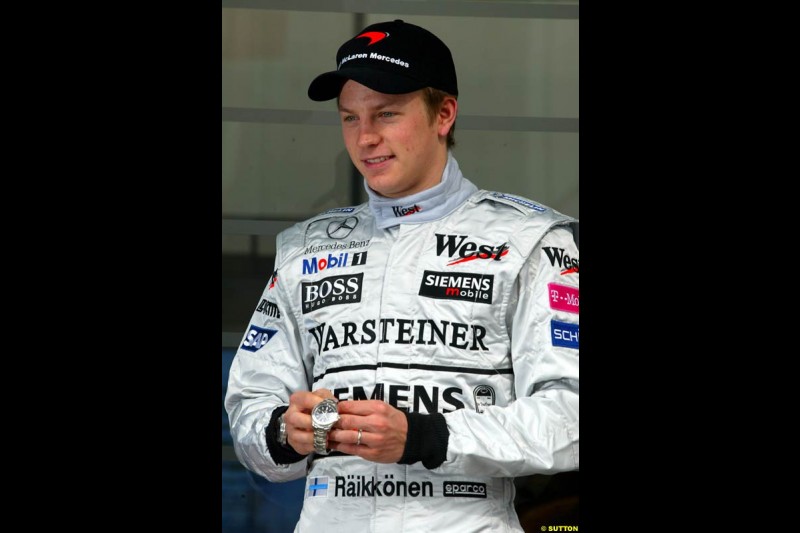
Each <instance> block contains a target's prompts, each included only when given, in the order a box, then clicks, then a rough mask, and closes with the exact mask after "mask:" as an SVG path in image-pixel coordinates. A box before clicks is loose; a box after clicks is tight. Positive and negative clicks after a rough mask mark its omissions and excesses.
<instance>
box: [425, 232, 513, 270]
mask: <svg viewBox="0 0 800 533" xmlns="http://www.w3.org/2000/svg"><path fill="white" fill-rule="evenodd" d="M466 239H467V236H466V235H442V234H441V233H437V234H436V255H437V256H440V255H442V253H443V252H444V251H445V249H446V250H447V256H448V257H456V256H458V257H459V259H456V260H454V261H450V262H449V263H447V266H452V265H457V264H458V263H464V262H466V261H472V260H474V259H494V260H495V261H500V258H501V257H503V256H504V255H506V254H507V253H508V246H507V244H508V243H503V244H500V245H498V246H492V245H490V244H481V245H478V244H476V243H474V242H469V241H467V242H465V241H466Z"/></svg>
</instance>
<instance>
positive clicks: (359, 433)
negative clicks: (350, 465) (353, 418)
mask: <svg viewBox="0 0 800 533" xmlns="http://www.w3.org/2000/svg"><path fill="white" fill-rule="evenodd" d="M360 444H361V429H359V430H358V438H357V439H356V446H359V445H360Z"/></svg>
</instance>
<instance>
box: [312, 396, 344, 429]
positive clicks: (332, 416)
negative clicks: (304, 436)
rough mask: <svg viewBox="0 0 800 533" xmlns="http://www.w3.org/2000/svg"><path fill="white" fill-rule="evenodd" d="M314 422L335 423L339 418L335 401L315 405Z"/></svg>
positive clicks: (322, 423)
mask: <svg viewBox="0 0 800 533" xmlns="http://www.w3.org/2000/svg"><path fill="white" fill-rule="evenodd" d="M313 418H314V422H315V423H316V424H318V425H320V426H327V425H329V424H333V423H334V422H336V421H337V420H338V419H339V411H338V410H337V409H336V404H335V403H333V402H326V401H323V402H320V403H318V404H317V405H316V406H315V407H314V413H313Z"/></svg>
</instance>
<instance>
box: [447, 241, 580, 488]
mask: <svg viewBox="0 0 800 533" xmlns="http://www.w3.org/2000/svg"><path fill="white" fill-rule="evenodd" d="M548 253H549V254H551V255H553V257H555V255H556V254H561V255H560V256H559V257H557V258H556V259H557V261H556V262H554V263H551V262H550V260H549V259H548V255H547V254H548ZM567 256H568V257H569V258H570V261H571V260H573V259H574V262H571V264H572V265H573V268H564V267H563V265H564V262H563V261H562V260H563V259H564V258H565V257H567ZM578 257H579V255H578V247H577V245H576V243H575V241H574V240H573V236H572V233H571V231H570V230H569V229H568V228H567V227H558V228H555V229H552V230H550V231H549V232H548V233H547V234H546V235H545V236H544V237H543V238H542V240H541V241H540V242H539V243H538V244H537V245H536V246H535V247H534V249H533V251H532V253H531V255H530V257H529V259H528V262H527V265H526V266H525V267H523V269H522V270H521V272H520V274H519V277H518V279H517V283H516V284H515V285H516V286H515V288H514V290H513V292H512V297H511V299H510V301H509V308H508V312H507V318H506V322H507V327H508V331H509V335H510V338H511V352H512V359H513V365H514V388H515V391H516V400H514V401H513V402H511V403H510V404H509V405H507V406H504V407H501V406H489V407H487V408H485V410H484V412H483V413H478V412H476V411H472V410H470V409H459V410H457V411H454V412H451V413H446V414H445V415H444V418H445V420H446V421H447V428H448V430H449V433H450V434H449V439H448V447H447V459H446V461H445V462H444V463H442V464H441V466H439V467H438V468H436V469H435V471H437V472H442V473H453V474H464V475H488V476H493V477H510V476H523V475H530V474H536V473H541V474H551V473H556V472H562V471H570V470H578V468H579V461H578V459H579V458H578V445H579V438H578V342H577V333H578V314H577V310H578V309H577V302H574V308H573V309H574V312H572V310H569V311H565V310H564V309H563V308H562V309H553V308H552V307H551V303H550V295H549V291H550V290H551V287H549V286H548V285H549V284H556V285H558V286H559V287H566V288H564V289H559V288H558V287H552V289H557V290H562V291H566V292H568V293H571V294H573V295H574V296H575V298H577V296H578V287H579V283H578V268H577V265H578ZM514 294H516V301H514ZM556 307H561V306H556ZM553 328H556V329H558V328H566V329H565V330H566V331H568V332H571V333H570V334H569V335H568V337H569V338H568V339H567V341H566V342H565V341H562V340H560V339H559V340H558V342H556V341H554V339H555V338H556V335H555V334H553V333H551V331H554V329H553ZM565 338H566V337H565ZM554 342H556V345H554Z"/></svg>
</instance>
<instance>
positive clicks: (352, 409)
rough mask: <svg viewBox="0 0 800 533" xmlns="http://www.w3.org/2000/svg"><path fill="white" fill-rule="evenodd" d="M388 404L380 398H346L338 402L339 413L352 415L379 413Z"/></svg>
mask: <svg viewBox="0 0 800 533" xmlns="http://www.w3.org/2000/svg"><path fill="white" fill-rule="evenodd" d="M387 405H388V404H387V403H386V402H384V401H382V400H348V401H346V402H339V414H342V413H349V414H353V415H361V416H366V415H371V414H374V413H381V412H383V411H384V410H385V409H386V406H387Z"/></svg>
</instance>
